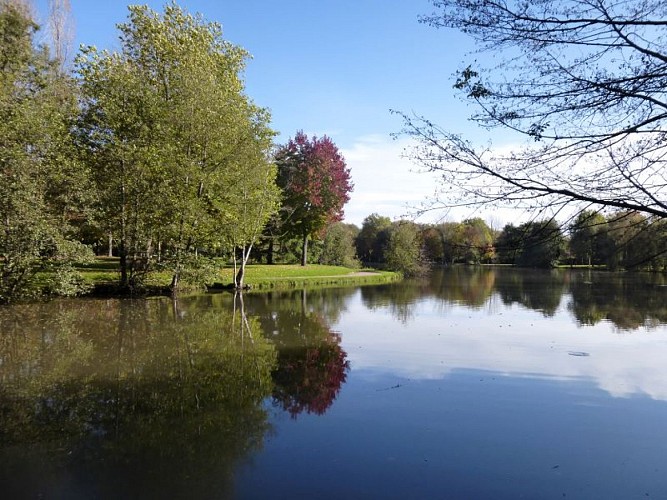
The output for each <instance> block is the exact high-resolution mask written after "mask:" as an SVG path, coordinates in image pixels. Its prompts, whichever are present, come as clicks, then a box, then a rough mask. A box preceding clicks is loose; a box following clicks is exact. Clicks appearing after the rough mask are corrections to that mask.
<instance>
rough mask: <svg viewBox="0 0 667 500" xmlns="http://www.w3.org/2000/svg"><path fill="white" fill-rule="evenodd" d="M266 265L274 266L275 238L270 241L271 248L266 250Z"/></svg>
mask: <svg viewBox="0 0 667 500" xmlns="http://www.w3.org/2000/svg"><path fill="white" fill-rule="evenodd" d="M266 263H267V264H269V265H272V264H273V236H272V237H271V239H269V248H268V249H267V250H266Z"/></svg>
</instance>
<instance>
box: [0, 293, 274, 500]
mask: <svg viewBox="0 0 667 500" xmlns="http://www.w3.org/2000/svg"><path fill="white" fill-rule="evenodd" d="M191 306H192V304H188V303H180V304H176V303H172V302H171V301H165V300H148V301H117V300H109V301H92V300H91V301H83V300H77V301H58V302H52V303H49V304H38V305H26V306H17V307H12V308H3V309H0V323H1V325H2V332H1V334H0V384H1V385H0V414H2V417H3V418H2V419H1V420H0V442H1V443H2V446H1V447H0V470H3V471H5V472H4V473H3V474H2V475H1V476H0V486H1V487H2V490H3V494H4V495H7V496H8V497H10V498H14V497H36V496H40V495H43V494H48V496H49V497H63V498H65V497H88V498H91V497H98V496H102V497H112V496H113V497H124V496H136V495H137V493H138V492H140V491H142V488H143V487H144V486H146V488H147V491H150V492H151V496H156V497H157V496H166V497H173V496H189V495H194V496H207V495H210V493H211V492H216V493H218V494H220V495H222V496H225V495H226V494H230V493H231V491H232V486H233V485H232V482H231V477H232V472H233V470H234V468H235V466H236V464H237V462H238V461H239V460H240V459H242V458H244V457H247V456H249V455H251V454H252V453H253V452H256V451H257V450H259V449H260V448H261V446H262V442H263V436H264V435H265V433H266V432H267V430H268V427H269V424H268V420H267V413H266V411H265V409H264V408H263V406H262V402H263V401H264V399H265V398H266V397H267V396H268V395H269V394H271V390H272V381H271V372H272V370H273V369H274V367H275V363H276V352H275V348H274V346H273V345H272V344H271V343H270V342H269V341H268V340H267V339H265V338H264V337H263V336H261V335H255V336H252V337H249V336H247V334H248V332H247V331H246V332H245V334H244V335H240V334H238V333H239V329H238V325H237V327H236V328H235V327H234V323H233V322H232V319H233V318H232V316H231V311H229V310H215V309H211V308H209V309H208V310H205V311H202V310H201V309H199V308H196V307H191ZM248 326H250V327H251V328H252V327H254V328H255V329H257V330H259V325H258V324H257V322H256V321H253V320H252V319H251V320H250V321H249V323H248ZM234 330H236V331H234ZM10 472H11V473H10ZM119 478H122V481H119ZM225 492H227V493H225Z"/></svg>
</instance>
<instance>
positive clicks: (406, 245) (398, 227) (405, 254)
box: [385, 221, 424, 276]
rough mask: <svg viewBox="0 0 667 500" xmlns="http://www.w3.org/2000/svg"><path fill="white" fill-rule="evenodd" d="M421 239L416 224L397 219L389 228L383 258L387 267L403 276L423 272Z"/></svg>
mask: <svg viewBox="0 0 667 500" xmlns="http://www.w3.org/2000/svg"><path fill="white" fill-rule="evenodd" d="M421 249H422V240H421V234H420V231H419V227H418V226H417V224H415V223H413V222H409V221H397V222H394V223H393V224H392V225H391V228H390V230H389V241H388V243H387V250H386V253H385V258H386V261H387V267H389V269H391V270H392V271H399V272H401V273H403V275H404V276H416V275H419V274H421V273H422V272H423V270H424V265H423V262H422V254H421Z"/></svg>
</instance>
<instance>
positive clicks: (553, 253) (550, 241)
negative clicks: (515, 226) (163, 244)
mask: <svg viewBox="0 0 667 500" xmlns="http://www.w3.org/2000/svg"><path fill="white" fill-rule="evenodd" d="M519 233H520V235H521V236H520V241H521V250H520V252H519V254H518V256H517V259H516V264H517V265H519V266H522V267H543V268H549V267H554V266H555V265H556V264H558V259H559V258H560V256H561V254H562V253H563V250H564V248H565V237H564V236H563V232H562V231H561V228H560V225H559V224H558V222H556V221H555V220H553V219H549V220H544V221H533V222H526V223H524V224H522V225H521V226H519Z"/></svg>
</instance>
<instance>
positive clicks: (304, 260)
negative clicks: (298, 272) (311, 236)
mask: <svg viewBox="0 0 667 500" xmlns="http://www.w3.org/2000/svg"><path fill="white" fill-rule="evenodd" d="M307 263H308V235H307V234H304V235H303V244H302V246H301V265H302V266H305V265H306V264H307Z"/></svg>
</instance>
